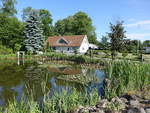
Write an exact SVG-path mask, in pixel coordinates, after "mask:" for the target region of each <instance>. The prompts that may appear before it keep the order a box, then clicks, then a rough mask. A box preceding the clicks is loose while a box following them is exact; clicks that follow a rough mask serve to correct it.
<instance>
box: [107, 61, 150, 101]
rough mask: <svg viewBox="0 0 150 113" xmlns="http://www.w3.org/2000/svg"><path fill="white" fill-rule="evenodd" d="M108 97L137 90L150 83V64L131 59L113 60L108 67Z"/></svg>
mask: <svg viewBox="0 0 150 113" xmlns="http://www.w3.org/2000/svg"><path fill="white" fill-rule="evenodd" d="M106 75H107V78H108V79H109V80H110V81H109V82H108V84H107V87H106V88H105V90H106V93H105V94H106V98H109V99H111V98H112V97H115V96H120V95H121V94H123V93H128V92H137V91H141V90H142V89H144V88H146V87H147V86H148V85H150V64H147V63H135V62H129V61H120V62H112V63H110V64H109V65H108V66H107V67H106Z"/></svg>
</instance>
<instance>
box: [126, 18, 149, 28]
mask: <svg viewBox="0 0 150 113" xmlns="http://www.w3.org/2000/svg"><path fill="white" fill-rule="evenodd" d="M125 26H126V27H128V28H132V27H146V28H147V27H149V26H150V20H145V21H139V22H136V23H131V24H126V25H125Z"/></svg>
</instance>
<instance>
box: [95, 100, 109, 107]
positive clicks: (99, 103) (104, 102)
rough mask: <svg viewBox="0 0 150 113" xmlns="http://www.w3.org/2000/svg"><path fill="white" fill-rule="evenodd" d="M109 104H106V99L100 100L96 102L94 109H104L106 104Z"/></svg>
mask: <svg viewBox="0 0 150 113" xmlns="http://www.w3.org/2000/svg"><path fill="white" fill-rule="evenodd" d="M108 103H109V102H108V100H106V99H103V100H100V102H98V103H97V104H96V108H105V107H107V104H108Z"/></svg>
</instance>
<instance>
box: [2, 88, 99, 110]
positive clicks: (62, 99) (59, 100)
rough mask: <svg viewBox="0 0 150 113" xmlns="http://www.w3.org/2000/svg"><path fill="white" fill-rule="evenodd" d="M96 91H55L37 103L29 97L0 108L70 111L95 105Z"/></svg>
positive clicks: (96, 99)
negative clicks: (51, 95) (40, 102)
mask: <svg viewBox="0 0 150 113" xmlns="http://www.w3.org/2000/svg"><path fill="white" fill-rule="evenodd" d="M98 98H99V97H98V94H97V91H96V90H95V91H93V93H91V94H88V93H79V92H77V91H76V89H73V90H72V92H67V91H65V90H64V91H63V92H62V93H61V94H59V93H58V92H56V93H55V94H54V95H53V97H52V98H49V96H48V95H45V96H44V99H43V103H42V104H39V103H37V102H36V101H34V100H33V98H32V97H31V98H29V99H27V100H26V101H25V99H22V100H21V102H16V101H14V102H10V103H9V105H8V106H7V107H5V108H2V107H1V109H0V112H1V113H3V112H5V113H72V112H74V111H75V110H76V109H77V108H78V107H79V106H89V105H95V104H96V102H97V101H98Z"/></svg>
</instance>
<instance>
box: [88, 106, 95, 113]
mask: <svg viewBox="0 0 150 113" xmlns="http://www.w3.org/2000/svg"><path fill="white" fill-rule="evenodd" d="M87 109H88V111H89V112H90V113H91V112H96V107H88V108H87Z"/></svg>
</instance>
